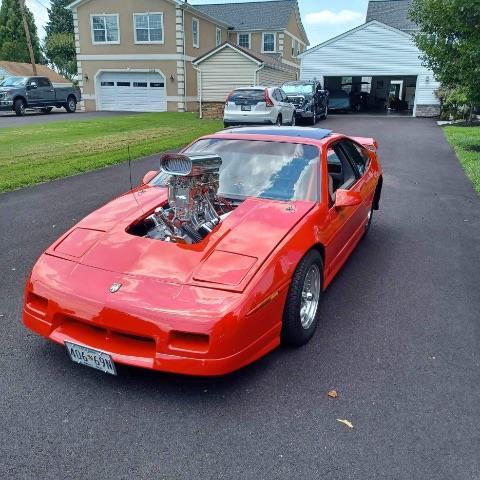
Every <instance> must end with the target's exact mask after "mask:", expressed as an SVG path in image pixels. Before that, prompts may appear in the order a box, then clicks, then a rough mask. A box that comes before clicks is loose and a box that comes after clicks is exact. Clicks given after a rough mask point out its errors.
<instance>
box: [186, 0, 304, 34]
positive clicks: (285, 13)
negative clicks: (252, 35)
mask: <svg viewBox="0 0 480 480" xmlns="http://www.w3.org/2000/svg"><path fill="white" fill-rule="evenodd" d="M296 6H297V1H296V0H273V1H262V2H242V3H221V4H208V5H195V8H196V9H197V10H200V11H201V12H203V13H205V14H206V15H209V16H210V17H213V18H217V19H219V20H222V21H224V22H225V23H228V24H229V25H230V26H231V27H233V28H234V29H235V30H284V29H285V28H287V25H288V21H289V19H290V16H291V14H292V11H293V9H294V8H295V7H296Z"/></svg>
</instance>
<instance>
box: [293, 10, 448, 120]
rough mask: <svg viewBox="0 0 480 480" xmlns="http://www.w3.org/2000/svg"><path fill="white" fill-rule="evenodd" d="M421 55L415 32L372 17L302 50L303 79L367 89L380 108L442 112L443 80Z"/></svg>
mask: <svg viewBox="0 0 480 480" xmlns="http://www.w3.org/2000/svg"><path fill="white" fill-rule="evenodd" d="M370 3H371V4H372V3H375V4H380V3H382V4H384V3H388V4H391V3H395V2H370ZM367 18H368V17H367ZM420 55H421V52H420V51H419V50H418V48H417V47H416V46H415V44H414V42H413V39H412V36H411V34H410V33H407V32H405V31H402V30H399V29H397V28H395V27H392V26H391V25H386V24H384V23H382V22H379V21H377V20H371V21H369V22H368V23H365V24H364V25H361V26H359V27H357V28H354V29H353V30H350V31H348V32H346V33H343V34H342V35H339V36H337V37H335V38H332V39H330V40H327V41H326V42H324V43H321V44H320V45H317V46H316V47H314V48H311V49H310V50H307V51H306V52H304V53H302V54H301V55H300V59H301V67H300V78H301V79H302V80H313V79H317V80H320V81H321V82H322V83H323V84H324V85H325V88H327V89H328V90H329V91H339V90H340V91H342V92H345V93H346V94H348V95H350V96H351V97H353V96H354V95H357V97H358V96H361V94H362V92H363V93H364V95H363V98H367V99H368V102H370V105H371V106H372V108H377V109H379V111H381V110H382V109H383V111H387V110H389V109H390V107H391V106H392V105H395V106H398V108H399V110H402V112H403V113H404V114H408V115H413V116H417V117H429V116H437V115H438V114H439V113H440V102H439V100H438V98H437V97H436V95H435V91H436V89H437V88H438V87H439V83H438V82H436V81H435V79H434V76H433V73H432V72H431V71H430V70H428V69H426V68H425V67H424V66H423V65H422V62H421V60H420ZM355 89H357V90H358V92H356V91H355Z"/></svg>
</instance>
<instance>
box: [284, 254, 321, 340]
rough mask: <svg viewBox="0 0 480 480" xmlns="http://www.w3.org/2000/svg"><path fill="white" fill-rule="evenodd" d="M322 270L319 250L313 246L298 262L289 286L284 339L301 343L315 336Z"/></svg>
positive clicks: (285, 310)
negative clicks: (313, 248)
mask: <svg viewBox="0 0 480 480" xmlns="http://www.w3.org/2000/svg"><path fill="white" fill-rule="evenodd" d="M322 273H323V263H322V257H321V255H320V253H319V252H317V251H316V250H310V251H309V252H308V253H307V254H306V255H305V256H304V257H303V258H302V260H301V261H300V263H299V264H298V266H297V268H296V270H295V273H294V274H293V278H292V283H291V284H290V288H289V290H288V296H287V300H286V303H285V309H284V311H283V322H282V323H283V324H282V340H283V342H285V343H287V344H290V345H295V346H300V345H304V344H306V343H307V342H308V341H309V340H310V339H311V338H312V337H313V334H314V333H315V330H316V328H317V324H318V319H319V316H320V311H319V303H320V296H321V292H322Z"/></svg>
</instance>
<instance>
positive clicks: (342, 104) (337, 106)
mask: <svg viewBox="0 0 480 480" xmlns="http://www.w3.org/2000/svg"><path fill="white" fill-rule="evenodd" d="M351 108H352V103H351V100H350V96H349V95H348V93H347V92H346V91H345V90H331V91H330V94H329V97H328V109H329V110H330V111H332V110H336V111H343V112H348V111H350V110H351Z"/></svg>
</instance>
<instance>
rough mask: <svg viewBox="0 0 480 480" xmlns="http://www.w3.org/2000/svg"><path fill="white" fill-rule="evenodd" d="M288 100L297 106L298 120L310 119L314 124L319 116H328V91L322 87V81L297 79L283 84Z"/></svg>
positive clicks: (296, 114)
mask: <svg viewBox="0 0 480 480" xmlns="http://www.w3.org/2000/svg"><path fill="white" fill-rule="evenodd" d="M282 89H283V91H284V92H285V93H286V94H287V98H288V101H289V102H290V103H292V104H293V105H294V107H295V116H296V118H297V120H308V121H309V122H311V123H312V124H313V125H315V124H316V123H317V120H318V119H319V118H323V119H325V118H327V115H328V92H327V91H326V90H324V89H323V88H322V85H321V84H320V82H317V81H316V80H314V81H295V82H286V83H284V84H283V85H282Z"/></svg>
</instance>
